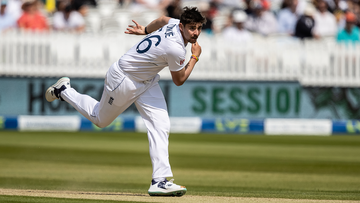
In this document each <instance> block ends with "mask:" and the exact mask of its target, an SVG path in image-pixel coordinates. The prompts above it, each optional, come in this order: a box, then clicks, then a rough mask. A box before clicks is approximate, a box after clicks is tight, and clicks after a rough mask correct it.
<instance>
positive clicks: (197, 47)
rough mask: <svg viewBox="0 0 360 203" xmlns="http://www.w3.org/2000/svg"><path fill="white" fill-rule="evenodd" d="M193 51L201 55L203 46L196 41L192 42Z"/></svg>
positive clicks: (196, 54)
mask: <svg viewBox="0 0 360 203" xmlns="http://www.w3.org/2000/svg"><path fill="white" fill-rule="evenodd" d="M191 53H192V54H193V55H195V56H197V57H199V56H200V54H201V46H200V45H199V43H197V42H195V43H193V44H191Z"/></svg>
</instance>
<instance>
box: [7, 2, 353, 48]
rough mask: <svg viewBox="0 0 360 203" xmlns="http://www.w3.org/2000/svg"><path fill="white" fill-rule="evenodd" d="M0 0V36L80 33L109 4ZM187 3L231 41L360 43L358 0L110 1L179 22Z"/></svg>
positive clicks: (212, 29)
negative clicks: (286, 38) (278, 38)
mask: <svg viewBox="0 0 360 203" xmlns="http://www.w3.org/2000/svg"><path fill="white" fill-rule="evenodd" d="M0 1H1V9H0V32H6V31H7V30H11V29H18V30H24V31H36V32H49V31H56V32H57V31H58V32H75V33H82V32H84V31H85V29H86V16H87V13H88V10H89V8H91V9H96V8H97V6H98V5H99V4H100V3H101V1H111V0H0ZM113 1H115V0H113ZM187 4H189V5H191V6H198V8H199V10H200V11H201V12H202V13H203V14H204V16H206V18H207V23H206V25H204V27H203V32H205V33H206V34H209V35H222V36H223V37H224V39H226V40H228V41H230V42H232V43H246V42H251V41H252V40H253V37H254V35H257V36H258V35H261V36H264V37H269V36H274V35H276V36H279V35H280V36H281V35H284V36H292V37H295V38H299V39H321V38H329V37H331V38H334V39H336V40H337V41H338V42H355V43H356V42H359V41H360V33H359V26H360V0H203V1H193V0H116V6H118V7H119V8H123V9H126V10H129V11H131V12H137V13H141V12H143V11H146V10H159V11H161V13H162V14H164V15H167V16H170V17H173V18H179V16H180V15H181V11H182V7H183V6H184V5H187ZM224 14H225V15H224ZM224 16H225V18H223V17H224ZM219 21H222V22H223V23H218V22H219ZM215 25H216V26H215ZM219 25H220V26H219Z"/></svg>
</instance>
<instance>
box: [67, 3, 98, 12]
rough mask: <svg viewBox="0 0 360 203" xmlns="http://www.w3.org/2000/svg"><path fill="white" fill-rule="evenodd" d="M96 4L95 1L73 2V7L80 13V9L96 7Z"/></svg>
mask: <svg viewBox="0 0 360 203" xmlns="http://www.w3.org/2000/svg"><path fill="white" fill-rule="evenodd" d="M96 2H97V1H95V0H71V5H72V7H73V8H74V9H75V10H76V11H79V8H80V7H81V6H83V5H88V6H92V7H96V6H97V3H96Z"/></svg>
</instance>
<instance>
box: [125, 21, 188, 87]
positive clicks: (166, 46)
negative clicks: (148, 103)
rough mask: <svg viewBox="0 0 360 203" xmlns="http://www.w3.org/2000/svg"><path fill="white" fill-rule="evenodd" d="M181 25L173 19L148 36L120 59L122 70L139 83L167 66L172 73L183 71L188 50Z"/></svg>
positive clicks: (152, 76)
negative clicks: (181, 31)
mask: <svg viewBox="0 0 360 203" xmlns="http://www.w3.org/2000/svg"><path fill="white" fill-rule="evenodd" d="M179 23H180V21H179V20H177V19H171V20H169V23H168V24H167V25H165V26H164V27H162V28H160V29H159V30H157V31H155V32H153V33H151V34H148V35H147V36H146V37H145V38H144V39H143V40H141V41H140V42H139V43H137V44H135V45H134V46H133V47H132V48H131V49H130V50H129V51H128V52H127V53H126V54H124V55H123V56H122V57H121V58H120V59H119V61H118V63H119V66H120V68H121V69H122V70H123V71H124V72H125V73H127V74H128V75H130V76H131V77H133V78H134V79H135V80H137V81H145V80H149V79H152V78H154V77H155V76H156V74H157V73H159V72H160V71H161V70H162V69H163V68H165V67H166V66H169V69H170V71H179V70H181V69H182V68H183V67H184V66H185V64H184V63H185V55H186V49H185V45H184V40H183V38H182V35H181V33H180V29H179Z"/></svg>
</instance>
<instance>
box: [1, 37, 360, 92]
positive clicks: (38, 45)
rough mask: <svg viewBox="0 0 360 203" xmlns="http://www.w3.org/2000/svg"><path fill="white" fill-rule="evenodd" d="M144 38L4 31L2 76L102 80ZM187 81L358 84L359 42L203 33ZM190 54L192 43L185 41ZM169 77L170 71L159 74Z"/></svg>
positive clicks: (320, 84) (2, 38) (165, 70)
mask: <svg viewBox="0 0 360 203" xmlns="http://www.w3.org/2000/svg"><path fill="white" fill-rule="evenodd" d="M141 38H142V36H131V35H126V34H118V35H91V34H83V35H74V34H61V33H42V34H41V33H37V34H29V33H26V34H25V33H16V32H14V33H9V32H7V33H3V34H2V35H0V75H1V76H25V77H28V76H30V77H31V76H37V77H38V76H40V77H60V76H70V77H94V78H103V77H104V76H105V73H106V71H107V69H108V67H109V66H110V65H111V64H112V63H113V62H115V61H116V60H118V59H119V58H120V57H121V56H122V55H123V54H124V53H125V52H126V51H127V50H128V49H130V48H131V47H132V46H133V45H134V44H135V43H136V42H137V41H139V40H140V39H141ZM199 44H200V45H201V46H202V54H201V56H200V61H199V63H197V65H196V66H195V69H194V71H193V73H192V75H191V76H190V79H191V80H252V81H264V80H265V81H299V82H300V83H301V84H302V85H316V86H347V87H360V62H359V59H360V46H359V45H356V46H345V45H339V44H336V43H335V42H334V41H333V40H326V41H320V40H313V41H305V42H301V41H298V40H294V39H288V38H282V37H279V38H277V37H272V38H267V39H263V38H255V39H254V41H253V42H252V43H250V44H247V45H244V44H242V45H237V44H233V43H227V42H225V41H224V40H223V39H222V38H221V36H212V37H211V36H207V35H202V36H201V37H200V38H199ZM187 48H188V56H187V57H188V58H190V54H191V52H190V45H188V47H187ZM161 76H162V78H163V79H171V75H170V73H169V70H168V69H167V68H165V69H164V70H163V71H162V72H161Z"/></svg>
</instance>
